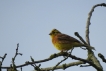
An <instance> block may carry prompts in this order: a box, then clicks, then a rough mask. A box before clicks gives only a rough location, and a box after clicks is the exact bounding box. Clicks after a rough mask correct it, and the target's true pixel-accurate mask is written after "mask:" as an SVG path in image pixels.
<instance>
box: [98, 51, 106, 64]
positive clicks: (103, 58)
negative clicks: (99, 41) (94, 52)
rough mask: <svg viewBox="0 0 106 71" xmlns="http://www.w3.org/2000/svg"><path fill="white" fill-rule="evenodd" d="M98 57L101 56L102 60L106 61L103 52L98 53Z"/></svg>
mask: <svg viewBox="0 0 106 71" xmlns="http://www.w3.org/2000/svg"><path fill="white" fill-rule="evenodd" d="M98 57H100V58H101V59H102V61H103V62H105V63H106V59H105V57H104V56H103V55H102V54H101V53H99V54H98Z"/></svg>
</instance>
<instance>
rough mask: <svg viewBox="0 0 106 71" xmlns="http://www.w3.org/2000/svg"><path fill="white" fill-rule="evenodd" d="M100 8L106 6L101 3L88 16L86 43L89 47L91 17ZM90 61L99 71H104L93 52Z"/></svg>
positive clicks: (89, 54)
mask: <svg viewBox="0 0 106 71" xmlns="http://www.w3.org/2000/svg"><path fill="white" fill-rule="evenodd" d="M98 6H104V7H106V4H105V3H101V4H96V5H94V6H93V7H92V9H91V11H90V12H89V14H88V19H87V23H86V31H85V33H86V34H85V37H86V42H87V44H88V45H90V39H89V26H90V24H91V23H90V20H91V16H92V13H93V11H94V9H95V8H96V7H98ZM88 59H90V60H92V61H93V62H94V64H95V65H96V67H97V68H96V70H97V71H103V68H102V66H101V64H100V63H99V61H98V60H97V58H96V57H95V55H94V53H93V51H88Z"/></svg>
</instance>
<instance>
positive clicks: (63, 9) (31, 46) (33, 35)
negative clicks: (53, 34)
mask: <svg viewBox="0 0 106 71" xmlns="http://www.w3.org/2000/svg"><path fill="white" fill-rule="evenodd" d="M98 3H106V1H105V0H30V1H29V0H1V1H0V56H3V55H4V54H5V53H7V57H6V59H5V60H4V63H3V66H9V65H10V63H11V59H12V57H13V56H14V55H15V49H16V45H17V43H19V52H20V53H22V54H23V56H17V58H16V65H20V64H24V63H25V62H26V61H30V56H32V57H33V58H34V59H35V60H36V61H37V60H41V59H45V58H48V57H49V56H50V55H51V54H54V53H58V52H59V51H58V50H56V49H55V48H54V46H53V45H52V43H51V38H50V36H49V35H48V34H49V33H50V31H51V30H52V29H54V28H56V29H58V30H60V31H61V32H62V33H65V34H68V35H71V36H73V37H75V38H77V37H76V36H75V35H74V32H79V34H80V35H81V36H82V37H83V38H84V39H85V27H86V21H87V17H88V13H89V11H90V10H91V8H92V6H93V5H95V4H98ZM105 13H106V9H105V7H97V8H96V9H95V11H94V12H93V15H92V18H91V26H90V42H91V45H92V46H94V47H95V49H96V51H94V52H95V55H96V56H97V54H98V53H102V54H103V55H106V52H105V44H106V41H105V38H106V37H105V36H106V33H105V30H106V28H105V27H106V24H105V23H106V20H105V19H106V15H105ZM72 54H73V55H76V56H78V57H82V58H86V57H87V51H86V50H82V49H80V48H75V49H74V51H73V53H72ZM62 59H63V57H59V58H56V59H54V60H51V61H49V62H47V63H42V65H41V67H42V68H44V67H51V66H54V65H56V63H57V62H59V61H60V60H62ZM98 59H99V60H100V63H101V64H102V66H103V67H104V70H106V67H105V65H106V64H105V63H103V62H102V61H101V59H100V58H98ZM73 61H75V60H72V59H68V60H66V61H65V62H63V63H69V62H73ZM31 70H33V67H31V66H26V67H24V68H23V71H31ZM69 70H73V71H79V70H80V71H85V70H86V71H90V70H92V71H94V70H95V69H94V68H92V67H84V68H81V67H79V66H75V67H70V68H68V69H66V71H69ZM58 71H62V70H58Z"/></svg>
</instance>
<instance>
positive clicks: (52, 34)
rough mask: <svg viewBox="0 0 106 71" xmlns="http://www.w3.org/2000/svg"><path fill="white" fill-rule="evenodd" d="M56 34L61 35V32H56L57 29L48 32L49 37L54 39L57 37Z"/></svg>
mask: <svg viewBox="0 0 106 71" xmlns="http://www.w3.org/2000/svg"><path fill="white" fill-rule="evenodd" d="M57 34H61V32H60V31H58V30H57V29H53V30H52V31H51V32H50V34H49V35H50V36H51V37H54V36H55V35H57Z"/></svg>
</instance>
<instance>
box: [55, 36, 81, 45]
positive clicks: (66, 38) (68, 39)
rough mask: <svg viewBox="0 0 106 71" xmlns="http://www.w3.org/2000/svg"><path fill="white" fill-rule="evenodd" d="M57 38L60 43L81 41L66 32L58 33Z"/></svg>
mask: <svg viewBox="0 0 106 71" xmlns="http://www.w3.org/2000/svg"><path fill="white" fill-rule="evenodd" d="M56 38H57V40H58V43H64V44H67V43H72V42H78V43H80V42H79V41H78V40H77V39H75V38H73V37H71V36H68V35H66V34H58V35H57V37H56Z"/></svg>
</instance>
